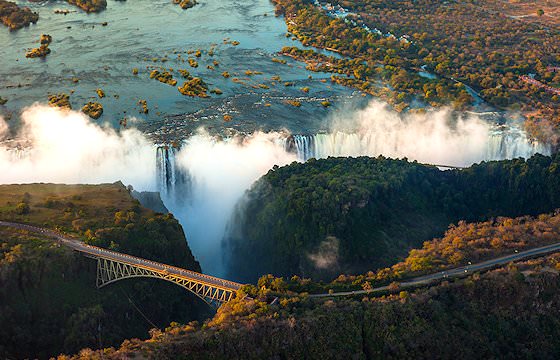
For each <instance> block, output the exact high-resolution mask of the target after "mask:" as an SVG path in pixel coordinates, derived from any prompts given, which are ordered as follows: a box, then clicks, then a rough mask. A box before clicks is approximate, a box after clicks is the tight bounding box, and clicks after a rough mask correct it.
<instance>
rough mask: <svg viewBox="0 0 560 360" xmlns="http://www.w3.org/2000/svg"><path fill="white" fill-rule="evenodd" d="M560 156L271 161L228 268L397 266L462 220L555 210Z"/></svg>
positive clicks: (253, 272) (249, 197)
mask: <svg viewBox="0 0 560 360" xmlns="http://www.w3.org/2000/svg"><path fill="white" fill-rule="evenodd" d="M559 162H560V156H558V155H554V156H553V157H546V156H542V155H536V156H534V157H532V158H531V159H528V160H526V161H525V160H523V159H515V160H507V161H495V162H488V163H481V164H478V165H474V166H472V167H471V168H469V169H465V170H450V171H440V170H438V169H437V168H435V167H429V166H424V165H420V164H417V163H410V162H407V161H405V160H392V159H387V158H383V157H379V158H367V157H361V158H349V159H346V158H344V159H343V158H329V159H325V160H311V161H308V162H307V163H305V164H297V163H294V164H292V165H289V166H286V167H283V168H275V169H273V170H271V171H269V173H268V174H267V175H266V176H264V177H263V178H261V179H260V180H259V181H258V182H257V183H256V184H255V185H254V186H253V187H252V189H251V190H250V191H249V192H248V193H247V194H246V200H245V201H244V202H243V203H242V204H241V205H240V206H239V207H238V209H237V215H236V216H235V217H234V219H232V225H231V226H232V231H231V234H230V236H229V237H228V238H227V239H226V240H225V248H226V250H225V251H226V253H227V254H229V257H228V261H229V269H230V273H231V274H232V275H233V276H238V277H239V278H240V279H241V280H252V281H254V280H256V278H257V277H258V276H260V275H262V274H266V273H272V274H274V275H278V276H291V275H293V274H298V275H303V276H311V277H314V278H325V279H328V278H331V279H332V277H334V276H336V275H338V274H339V273H363V272H366V271H368V270H375V269H376V268H379V267H382V266H386V265H389V264H392V263H395V262H396V259H397V258H399V257H403V256H404V255H405V254H406V252H407V251H408V250H409V249H410V248H412V247H418V246H420V245H421V244H422V242H424V241H426V240H430V239H432V238H433V237H436V236H441V235H443V233H444V232H445V230H446V229H447V228H448V226H449V224H451V223H455V222H457V221H459V220H467V221H481V220H485V219H489V218H491V217H495V216H520V215H536V214H539V213H543V212H550V211H552V210H554V209H555V208H556V207H557V206H558V205H559V204H560V202H559V200H560V198H559V197H560V180H558V179H559V177H558V176H559V175H560V169H559V167H558V165H559Z"/></svg>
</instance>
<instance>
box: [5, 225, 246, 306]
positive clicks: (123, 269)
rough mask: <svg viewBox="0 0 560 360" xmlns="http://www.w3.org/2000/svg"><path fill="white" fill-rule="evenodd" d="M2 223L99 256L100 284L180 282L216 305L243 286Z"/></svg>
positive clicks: (92, 256) (54, 234) (45, 230)
mask: <svg viewBox="0 0 560 360" xmlns="http://www.w3.org/2000/svg"><path fill="white" fill-rule="evenodd" d="M0 226H8V227H12V228H17V229H21V230H26V231H30V232H34V233H39V234H41V235H44V236H48V237H52V238H55V239H56V240H58V241H59V243H60V244H62V245H64V246H67V247H69V248H71V249H73V250H75V251H78V252H80V253H82V254H83V255H85V256H86V257H89V258H92V259H95V260H97V279H96V285H97V288H102V287H104V286H107V285H109V284H112V283H114V282H117V281H119V280H123V279H130V278H137V277H148V278H155V279H161V280H165V281H169V282H171V283H173V284H175V285H178V286H181V287H182V288H184V289H186V290H188V291H190V292H192V293H193V294H195V295H196V296H198V297H199V298H201V299H202V300H203V301H205V302H206V303H207V304H208V305H210V306H212V307H216V306H217V305H219V304H222V303H224V302H227V301H229V300H231V299H233V298H235V296H236V294H237V290H239V288H241V286H242V284H239V283H236V282H233V281H229V280H224V279H220V278H218V277H214V276H210V275H205V274H202V273H198V272H196V271H191V270H187V269H182V268H179V267H176V266H171V265H167V264H162V263H158V262H155V261H151V260H147V259H143V258H140V257H136V256H131V255H127V254H123V253H120V252H116V251H111V250H107V249H103V248H100V247H97V246H92V245H88V244H85V243H83V242H81V241H78V240H75V239H71V238H68V237H65V236H63V235H61V234H59V233H58V232H55V231H52V230H49V229H44V228H39V227H35V226H31V225H26V224H19V223H11V222H6V221H0Z"/></svg>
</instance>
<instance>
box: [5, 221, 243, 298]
mask: <svg viewBox="0 0 560 360" xmlns="http://www.w3.org/2000/svg"><path fill="white" fill-rule="evenodd" d="M0 226H6V227H11V228H15V229H20V230H26V231H30V232H34V233H38V234H42V235H44V236H48V237H52V238H55V239H56V240H58V241H59V242H60V243H61V244H63V245H64V246H67V247H69V248H71V249H74V250H76V251H79V252H81V253H84V254H86V255H89V256H92V257H95V258H98V257H101V258H105V259H109V260H114V261H117V262H125V263H128V264H131V265H135V266H140V267H144V268H147V269H150V270H158V271H167V272H168V273H169V274H173V275H176V276H179V277H184V278H187V279H190V280H196V281H200V282H205V283H208V284H210V285H213V286H215V287H219V288H225V289H227V290H232V291H234V292H235V291H237V290H238V289H239V288H240V287H241V286H242V285H241V284H238V283H236V282H233V281H229V280H224V279H220V278H217V277H214V276H210V275H205V274H201V273H198V272H196V271H191V270H186V269H182V268H179V267H175V266H171V265H166V264H162V263H158V262H155V261H151V260H146V259H142V258H139V257H136V256H131V255H127V254H122V253H119V252H116V251H111V250H107V249H103V248H100V247H97V246H91V245H88V244H85V243H83V242H82V241H79V240H76V239H71V238H68V237H65V236H63V235H61V234H59V233H57V232H55V231H52V230H49V229H44V228H39V227H36V226H31V225H25V224H19V223H12V222H6V221H0Z"/></svg>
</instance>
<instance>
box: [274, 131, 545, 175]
mask: <svg viewBox="0 0 560 360" xmlns="http://www.w3.org/2000/svg"><path fill="white" fill-rule="evenodd" d="M406 140H407V139H405V138H400V137H399V134H398V133H392V134H388V133H376V132H364V133H345V132H338V131H337V132H333V133H328V134H315V135H290V136H289V137H288V138H287V139H286V141H285V149H286V151H288V152H293V153H295V154H296V155H297V158H298V160H300V161H307V160H308V159H310V158H317V159H320V158H326V157H329V156H378V155H384V156H388V157H398V158H400V157H408V158H409V159H414V160H418V161H421V162H427V163H430V162H436V160H437V162H441V161H444V162H445V160H446V158H447V159H448V161H447V162H449V164H448V165H455V166H468V165H471V164H472V163H473V162H478V161H483V160H484V161H490V160H503V159H512V158H518V157H523V158H529V157H531V156H533V155H534V154H536V153H541V154H544V155H549V154H550V153H551V147H550V146H549V145H546V144H541V143H539V142H537V141H531V140H529V139H528V138H527V136H526V134H525V133H524V132H523V131H522V130H520V129H517V128H507V129H506V128H502V129H494V130H491V131H490V132H489V133H488V138H487V139H486V141H480V144H470V143H469V140H468V139H465V140H464V141H463V143H462V144H457V145H458V146H457V147H458V148H457V149H456V151H460V150H461V147H463V148H464V149H463V150H464V151H465V152H470V153H472V155H473V156H474V158H473V156H470V157H467V158H465V159H464V160H463V159H462V158H461V156H458V154H441V159H433V156H430V154H429V153H427V152H426V151H425V149H422V148H421V146H420V145H419V146H415V144H411V143H410V142H409V141H406ZM470 145H473V146H470ZM438 150H440V149H438ZM449 151H450V152H452V151H453V148H450V149H449ZM446 155H448V156H447V157H446Z"/></svg>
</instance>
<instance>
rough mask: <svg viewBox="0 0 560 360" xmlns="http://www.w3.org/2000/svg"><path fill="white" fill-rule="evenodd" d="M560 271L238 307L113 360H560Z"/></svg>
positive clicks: (136, 345)
mask: <svg viewBox="0 0 560 360" xmlns="http://www.w3.org/2000/svg"><path fill="white" fill-rule="evenodd" d="M559 269H560V256H558V255H553V256H549V257H547V258H541V259H537V260H531V261H528V262H523V263H518V264H515V265H508V266H507V267H505V268H502V269H498V270H494V271H491V272H489V273H486V274H482V275H480V274H473V275H472V276H471V277H469V278H467V279H464V280H458V281H455V282H443V283H442V284H440V285H438V286H435V287H432V288H428V289H420V290H416V291H414V292H406V291H402V292H400V293H397V294H394V295H390V296H383V297H380V298H368V297H364V298H362V297H358V298H355V299H351V298H337V299H332V300H331V299H313V298H309V297H307V296H305V295H301V296H298V297H289V298H288V297H287V298H281V299H280V300H279V301H278V302H277V303H275V304H274V305H267V304H266V303H264V302H263V301H261V299H259V298H258V297H257V298H256V299H254V300H252V299H251V300H234V301H232V302H230V303H228V304H226V305H224V306H222V307H221V308H220V309H219V310H218V313H217V314H216V316H215V317H214V319H213V320H212V321H209V322H207V323H205V324H204V325H202V326H200V325H199V324H197V323H190V324H188V325H179V324H172V325H171V326H170V327H169V328H167V329H166V330H165V331H164V332H161V331H154V332H152V339H150V340H149V341H139V340H131V341H126V342H124V343H123V344H122V346H121V347H120V348H119V349H116V350H115V349H106V350H104V351H103V358H105V359H122V358H137V357H139V356H141V357H142V358H150V359H240V358H243V359H273V358H282V359H322V360H325V359H433V358H434V356H435V357H437V358H441V359H454V358H457V356H458V354H460V358H462V359H480V358H500V359H514V358H519V357H523V358H535V359H556V358H558V356H560V343H559V342H558V341H556V339H557V338H558V336H560V320H559V319H560V297H558V296H557V294H558V292H559V291H560V276H559V275H558V271H559ZM263 291H264V290H261V293H262V292H263ZM80 355H81V357H80V356H75V357H72V359H81V358H84V357H87V358H94V359H97V358H101V352H93V351H91V350H88V349H85V350H83V351H82V352H81V353H80ZM59 359H60V360H63V359H68V357H60V358H59Z"/></svg>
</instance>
